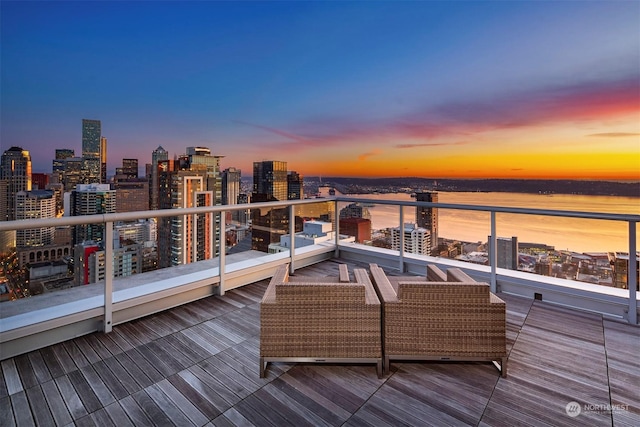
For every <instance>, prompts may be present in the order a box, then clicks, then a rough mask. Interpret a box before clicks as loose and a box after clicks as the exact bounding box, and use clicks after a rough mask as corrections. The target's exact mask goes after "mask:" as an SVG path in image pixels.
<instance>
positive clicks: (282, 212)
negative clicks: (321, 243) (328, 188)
mask: <svg viewBox="0 0 640 427" xmlns="http://www.w3.org/2000/svg"><path fill="white" fill-rule="evenodd" d="M288 196H289V192H288V180H287V162H281V161H273V160H267V161H262V162H253V193H252V195H251V202H252V203H257V202H270V201H276V200H287V199H288ZM301 230H302V223H301V222H300V224H296V230H295V231H296V232H298V231H301ZM287 233H289V212H288V209H287V208H273V209H268V210H263V209H253V210H252V211H251V249H253V250H257V251H261V252H268V251H269V245H271V244H272V243H278V242H280V237H281V236H283V235H284V234H287Z"/></svg>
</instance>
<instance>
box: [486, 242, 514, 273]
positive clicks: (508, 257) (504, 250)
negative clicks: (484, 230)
mask: <svg viewBox="0 0 640 427" xmlns="http://www.w3.org/2000/svg"><path fill="white" fill-rule="evenodd" d="M488 239H489V241H491V236H489V237H488ZM496 246H497V250H496V254H497V261H498V262H497V264H496V266H497V267H499V268H508V269H509V270H517V269H518V253H519V247H518V238H517V237H516V236H514V237H511V238H509V237H498V238H496ZM489 255H491V254H489Z"/></svg>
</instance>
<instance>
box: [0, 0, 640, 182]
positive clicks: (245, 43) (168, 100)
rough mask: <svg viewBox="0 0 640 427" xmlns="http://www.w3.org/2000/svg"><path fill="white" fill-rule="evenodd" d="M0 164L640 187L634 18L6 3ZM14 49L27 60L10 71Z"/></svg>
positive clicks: (409, 7) (620, 8)
mask: <svg viewBox="0 0 640 427" xmlns="http://www.w3.org/2000/svg"><path fill="white" fill-rule="evenodd" d="M0 8H1V12H2V13H1V20H2V21H1V24H2V25H1V28H2V29H1V35H2V45H3V47H2V52H1V55H2V82H1V83H2V99H1V103H2V108H1V119H2V120H1V121H2V127H1V128H2V130H1V147H0V148H1V150H0V151H3V152H4V151H5V150H7V149H9V148H10V147H11V146H19V147H22V148H24V149H25V150H29V151H30V153H31V156H32V161H33V171H34V172H51V167H52V160H53V158H54V157H55V149H62V148H70V149H74V150H75V153H76V156H78V155H80V153H81V152H82V133H81V122H82V119H92V120H100V121H101V123H102V135H103V136H105V137H106V138H107V140H108V147H109V148H108V162H107V167H108V170H109V171H110V173H112V171H113V170H114V169H115V167H117V166H119V165H120V164H121V160H122V159H123V158H137V159H139V160H140V165H141V166H142V165H144V164H145V163H151V153H152V151H153V150H155V149H156V148H157V147H158V146H163V147H164V148H165V149H166V150H167V151H168V153H169V157H170V158H173V156H174V155H180V154H184V151H185V149H186V147H188V146H204V147H208V148H210V149H211V152H212V154H214V155H217V156H223V159H222V161H221V167H222V168H223V169H224V168H228V167H235V168H238V169H240V170H242V171H243V174H244V176H249V175H250V173H251V166H252V163H253V162H254V161H261V160H279V161H284V162H287V163H288V164H289V165H290V166H291V168H292V169H294V170H296V171H297V172H299V173H300V174H302V175H309V176H311V175H321V176H428V177H442V178H446V177H454V178H480V177H493V178H558V179H567V178H568V179H611V180H638V179H640V120H639V119H640V37H638V29H639V28H640V3H638V2H600V1H594V2H448V3H447V2H384V1H383V2H292V3H289V2H285V3H280V2H261V3H254V2H242V3H240V2H182V3H175V2H38V3H32V2H5V1H3V2H2V3H1V4H0ZM25 52H28V54H25Z"/></svg>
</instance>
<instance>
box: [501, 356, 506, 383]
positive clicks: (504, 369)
mask: <svg viewBox="0 0 640 427" xmlns="http://www.w3.org/2000/svg"><path fill="white" fill-rule="evenodd" d="M500 374H501V376H502V378H507V358H506V357H503V358H502V359H501V362H500Z"/></svg>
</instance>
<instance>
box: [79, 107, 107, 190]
mask: <svg viewBox="0 0 640 427" xmlns="http://www.w3.org/2000/svg"><path fill="white" fill-rule="evenodd" d="M101 137H102V126H101V124H100V120H87V119H82V159H83V161H84V164H85V168H86V169H87V173H88V177H87V182H88V183H89V184H93V183H102V181H100V179H101V176H102V173H101V169H102V162H101V150H100V140H101Z"/></svg>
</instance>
